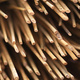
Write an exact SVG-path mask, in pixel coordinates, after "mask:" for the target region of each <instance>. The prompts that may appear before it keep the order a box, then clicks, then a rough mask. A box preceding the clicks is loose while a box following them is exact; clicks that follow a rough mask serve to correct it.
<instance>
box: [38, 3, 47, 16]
mask: <svg viewBox="0 0 80 80" xmlns="http://www.w3.org/2000/svg"><path fill="white" fill-rule="evenodd" d="M39 4H40V7H41V9H42V10H43V12H44V14H45V15H48V11H47V10H46V8H45V7H44V5H43V4H42V3H41V2H39Z"/></svg>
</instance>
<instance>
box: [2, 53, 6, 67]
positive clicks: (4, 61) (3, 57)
mask: <svg viewBox="0 0 80 80" xmlns="http://www.w3.org/2000/svg"><path fill="white" fill-rule="evenodd" d="M1 55H2V60H3V63H4V65H7V60H6V57H5V55H4V53H3V52H2V53H1Z"/></svg>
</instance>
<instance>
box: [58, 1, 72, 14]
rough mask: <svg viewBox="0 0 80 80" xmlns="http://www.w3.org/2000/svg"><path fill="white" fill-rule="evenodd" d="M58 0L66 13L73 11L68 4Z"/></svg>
mask: <svg viewBox="0 0 80 80" xmlns="http://www.w3.org/2000/svg"><path fill="white" fill-rule="evenodd" d="M58 2H59V3H60V4H61V6H62V7H63V8H64V10H65V12H66V13H70V12H71V10H70V9H69V8H68V7H67V5H66V4H65V3H64V2H63V1H62V0H58Z"/></svg>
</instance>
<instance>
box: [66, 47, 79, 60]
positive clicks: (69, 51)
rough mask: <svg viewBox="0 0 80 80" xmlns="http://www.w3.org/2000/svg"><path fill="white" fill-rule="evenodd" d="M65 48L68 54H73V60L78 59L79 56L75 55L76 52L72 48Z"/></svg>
mask: <svg viewBox="0 0 80 80" xmlns="http://www.w3.org/2000/svg"><path fill="white" fill-rule="evenodd" d="M65 50H66V51H67V52H68V54H69V55H70V56H71V58H72V59H73V60H78V58H77V57H76V56H75V55H74V53H73V52H72V51H71V50H69V49H68V48H66V47H65Z"/></svg>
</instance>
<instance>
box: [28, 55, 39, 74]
mask: <svg viewBox="0 0 80 80" xmlns="http://www.w3.org/2000/svg"><path fill="white" fill-rule="evenodd" d="M27 58H28V60H29V63H30V65H31V67H32V69H33V70H34V72H35V73H36V74H37V75H40V72H39V70H38V68H37V66H36V65H35V63H34V61H33V59H32V58H31V56H30V55H28V56H27Z"/></svg>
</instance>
